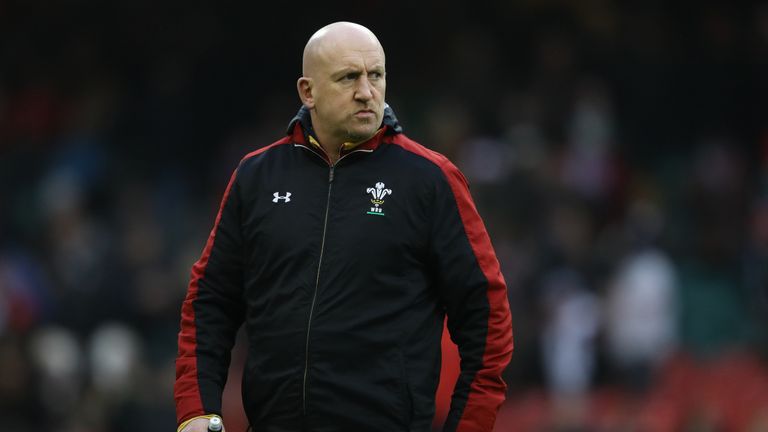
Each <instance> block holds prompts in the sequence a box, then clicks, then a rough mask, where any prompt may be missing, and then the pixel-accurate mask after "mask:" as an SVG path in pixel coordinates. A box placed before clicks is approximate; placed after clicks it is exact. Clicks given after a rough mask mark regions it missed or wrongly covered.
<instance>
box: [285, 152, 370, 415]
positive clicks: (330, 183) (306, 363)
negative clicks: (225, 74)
mask: <svg viewBox="0 0 768 432" xmlns="http://www.w3.org/2000/svg"><path fill="white" fill-rule="evenodd" d="M294 145H295V146H297V147H302V148H305V149H307V150H309V151H311V152H312V153H314V154H315V155H317V156H318V157H320V155H318V154H317V153H315V152H314V151H313V150H312V149H310V148H309V147H307V146H304V145H301V144H294ZM372 151H373V150H369V149H359V150H352V151H351V152H349V153H347V154H345V155H344V156H341V157H340V158H339V159H337V160H336V162H335V163H333V164H330V170H329V171H328V196H327V197H326V200H325V218H324V220H323V236H322V240H321V241H320V257H319V258H318V260H317V274H316V275H315V291H314V292H313V293H312V303H311V304H310V306H309V318H308V319H307V337H306V341H305V343H304V377H303V382H302V386H301V409H302V413H303V414H304V416H306V415H307V378H308V377H309V335H310V332H311V329H312V316H313V315H314V312H315V303H317V291H318V289H319V288H320V268H321V267H322V264H323V253H324V252H325V234H326V231H327V230H328V212H329V211H330V208H331V190H332V189H333V173H334V170H335V169H336V165H338V163H339V161H341V160H342V159H344V158H345V157H347V156H349V155H350V154H352V153H356V152H366V153H370V152H372ZM324 160H325V159H324ZM326 162H327V161H326Z"/></svg>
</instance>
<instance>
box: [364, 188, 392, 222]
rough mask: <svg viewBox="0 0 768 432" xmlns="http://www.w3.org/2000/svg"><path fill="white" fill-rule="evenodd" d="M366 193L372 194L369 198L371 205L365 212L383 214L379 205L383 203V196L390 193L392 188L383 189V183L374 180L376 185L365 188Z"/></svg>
mask: <svg viewBox="0 0 768 432" xmlns="http://www.w3.org/2000/svg"><path fill="white" fill-rule="evenodd" d="M366 193H369V194H371V196H373V198H372V199H371V204H373V207H371V208H370V211H368V212H366V213H367V214H369V215H376V216H384V209H383V208H381V205H382V204H384V197H385V196H387V195H392V189H384V183H382V182H376V187H372V188H368V189H366Z"/></svg>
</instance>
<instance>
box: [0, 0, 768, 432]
mask: <svg viewBox="0 0 768 432" xmlns="http://www.w3.org/2000/svg"><path fill="white" fill-rule="evenodd" d="M318 3H319V2H318ZM340 19H344V20H352V21H356V22H360V23H361V24H364V25H366V26H368V27H369V28H371V29H372V30H373V31H374V32H375V33H376V34H377V35H378V36H379V39H380V40H381V42H382V43H383V45H384V48H385V50H386V52H387V60H388V64H387V66H388V76H387V78H388V92H387V101H388V102H389V104H390V105H391V106H392V107H393V109H394V110H395V112H396V113H397V115H398V117H399V119H400V121H401V123H402V124H403V126H404V128H405V132H406V133H407V134H408V135H409V136H410V137H411V138H414V139H416V140H417V141H420V142H422V143H423V144H425V145H426V146H428V147H430V148H432V149H434V150H437V151H440V152H442V153H444V154H445V155H447V156H448V157H449V158H451V159H452V160H453V161H454V162H455V163H456V165H458V166H459V168H461V169H462V170H463V172H464V173H465V174H466V176H467V178H468V180H469V182H470V187H471V190H472V193H473V195H474V197H475V200H476V203H477V206H478V208H479V210H480V213H481V215H482V216H483V218H484V220H485V222H486V224H487V227H488V230H489V232H490V235H491V238H492V240H493V243H494V246H495V247H496V250H497V254H498V256H499V259H500V261H501V265H502V270H503V273H504V275H505V277H506V280H507V282H508V284H509V296H510V303H511V307H512V309H513V322H514V329H515V346H516V349H515V354H514V356H513V360H512V363H511V365H510V367H509V368H508V370H507V372H506V374H505V377H506V381H507V383H508V385H509V392H508V401H507V402H506V403H505V405H504V406H503V407H502V409H501V412H500V414H499V421H498V425H497V429H496V430H497V431H504V432H507V431H581V430H584V431H619V430H622V431H624V430H626V431H758V430H768V288H767V287H768V285H767V283H768V2H765V1H743V2H731V1H696V2H693V1H691V2H668V1H660V0H650V1H637V2H619V1H608V0H582V1H565V0H560V1H558V0H520V1H494V2H484V1H474V2H463V1H451V0H446V1H443V2H438V3H432V2H425V3H424V4H420V3H418V2H411V3H406V2H371V1H360V2H352V3H348V4H345V5H334V4H322V5H321V4H314V5H302V4H300V3H298V4H297V3H293V2H292V3H291V4H277V5H266V4H261V3H257V2H251V3H249V4H248V5H235V4H229V3H228V2H218V3H214V2H206V3H204V2H190V1H180V0H169V1H162V2H157V1H150V0H130V1H128V0H113V1H110V2H96V1H92V0H60V1H53V0H51V1H45V0H0V419H2V420H1V421H2V424H3V427H4V428H6V429H9V430H14V431H17V432H18V431H60V432H102V431H103V432H107V431H115V432H120V431H137V430H142V431H158V432H159V431H170V430H174V428H175V426H176V425H175V415H174V407H173V400H172V385H173V379H174V365H173V361H174V357H175V353H176V333H177V331H178V322H179V311H180V305H181V301H182V299H183V296H184V294H185V290H186V284H187V282H188V278H189V272H190V268H191V265H192V264H193V262H194V261H195V260H196V259H197V258H198V256H199V254H200V252H201V251H202V247H203V245H204V242H205V240H206V238H207V235H208V232H209V230H210V229H211V227H212V224H213V219H214V216H215V213H216V210H217V207H218V203H219V200H220V198H221V194H222V192H223V190H224V187H225V186H226V182H227V181H228V179H229V175H230V173H231V171H232V169H233V168H234V167H235V166H236V164H237V161H238V160H239V159H240V157H241V156H242V155H244V154H245V153H247V152H249V151H251V150H253V149H256V148H259V147H261V146H264V145H266V144H269V143H271V142H273V141H275V140H277V139H278V138H280V137H281V136H282V134H283V133H284V130H285V127H286V126H287V124H288V121H289V120H290V118H291V117H292V116H293V115H294V114H295V112H296V110H297V109H298V108H299V100H298V97H297V95H296V92H295V80H296V79H297V78H298V77H299V76H300V70H301V51H302V49H303V46H304V43H305V42H306V40H307V38H308V37H309V36H310V35H311V34H312V33H313V32H314V30H316V29H317V28H319V27H321V26H322V25H324V24H326V23H329V22H332V21H336V20H340ZM241 361H242V348H240V344H238V348H236V350H235V356H234V363H233V374H232V377H231V378H230V383H229V384H228V390H227V393H226V395H225V410H226V412H225V414H226V413H230V415H229V417H228V418H229V422H228V428H229V429H228V430H230V432H240V431H242V430H244V428H245V423H244V421H243V420H242V418H241V413H240V412H239V411H238V410H239V409H240V408H239V401H238V397H239V395H238V393H237V388H238V387H239V382H237V381H238V367H239V366H241ZM440 413H442V411H441V408H440V407H439V409H438V416H440V415H441V414H440Z"/></svg>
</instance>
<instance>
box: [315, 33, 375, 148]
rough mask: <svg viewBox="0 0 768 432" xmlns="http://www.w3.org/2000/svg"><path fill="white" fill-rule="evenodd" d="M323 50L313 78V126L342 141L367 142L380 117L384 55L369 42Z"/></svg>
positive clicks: (347, 44) (353, 43) (341, 44)
mask: <svg viewBox="0 0 768 432" xmlns="http://www.w3.org/2000/svg"><path fill="white" fill-rule="evenodd" d="M326 48H327V50H324V51H325V52H323V53H322V54H323V55H322V61H321V63H320V67H319V70H318V73H317V74H316V75H315V77H314V78H313V81H314V82H313V91H312V95H313V97H314V102H315V103H314V109H315V118H314V119H313V121H314V123H315V124H314V127H315V129H316V130H318V131H320V130H322V131H323V132H325V133H327V134H328V135H329V136H331V137H333V139H338V140H340V141H342V142H357V141H362V140H365V139H368V138H370V137H371V136H373V134H374V133H376V131H377V130H378V128H379V126H381V122H382V119H383V117H384V93H385V91H386V87H387V84H386V79H385V68H384V52H383V51H382V50H381V47H380V46H379V45H378V44H376V43H372V42H371V41H356V42H354V41H352V42H347V41H340V42H339V43H336V44H332V45H331V46H328V47H326Z"/></svg>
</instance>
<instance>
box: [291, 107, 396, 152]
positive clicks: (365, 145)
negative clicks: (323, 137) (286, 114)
mask: <svg viewBox="0 0 768 432" xmlns="http://www.w3.org/2000/svg"><path fill="white" fill-rule="evenodd" d="M402 132H403V128H402V127H401V126H400V123H399V122H398V121H397V117H395V112H394V111H393V110H392V108H391V107H390V106H389V104H385V105H384V118H383V119H382V122H381V127H380V128H379V130H378V131H377V132H376V134H374V135H373V136H372V137H371V138H368V139H367V140H365V141H361V142H356V143H352V142H348V143H344V147H343V148H342V149H341V152H340V155H341V156H343V155H345V154H346V153H349V152H351V151H353V150H375V149H376V148H377V147H378V146H379V144H381V141H382V139H383V138H384V137H385V136H387V135H397V134H400V133H402ZM286 133H287V135H290V136H291V138H292V139H293V142H295V143H297V144H303V145H305V146H310V147H313V148H315V149H316V150H320V151H322V148H321V147H320V144H319V142H318V141H317V137H316V136H315V131H314V129H313V128H312V118H311V116H310V115H309V110H308V109H307V107H305V106H303V105H302V107H301V108H299V112H297V113H296V115H295V116H294V117H293V119H292V120H291V122H290V123H289V124H288V130H287V131H286Z"/></svg>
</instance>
